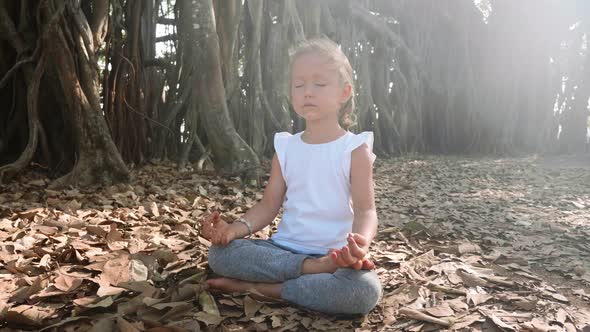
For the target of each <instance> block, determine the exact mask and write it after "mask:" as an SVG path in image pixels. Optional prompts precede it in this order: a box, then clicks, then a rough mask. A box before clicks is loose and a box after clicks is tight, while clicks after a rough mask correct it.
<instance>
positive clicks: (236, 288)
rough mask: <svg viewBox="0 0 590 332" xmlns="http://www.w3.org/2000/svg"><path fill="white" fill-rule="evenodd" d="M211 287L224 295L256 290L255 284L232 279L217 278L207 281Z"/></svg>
mask: <svg viewBox="0 0 590 332" xmlns="http://www.w3.org/2000/svg"><path fill="white" fill-rule="evenodd" d="M207 284H208V285H209V287H211V288H214V289H217V290H220V291H221V292H223V293H241V292H245V291H247V290H249V289H252V288H254V283H252V282H247V281H243V280H238V279H232V278H215V279H209V280H207Z"/></svg>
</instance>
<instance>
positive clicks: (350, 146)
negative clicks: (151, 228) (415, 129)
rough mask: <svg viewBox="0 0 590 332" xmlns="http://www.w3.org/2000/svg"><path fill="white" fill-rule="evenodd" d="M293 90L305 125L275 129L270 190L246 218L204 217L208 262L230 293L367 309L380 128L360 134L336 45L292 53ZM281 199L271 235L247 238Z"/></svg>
mask: <svg viewBox="0 0 590 332" xmlns="http://www.w3.org/2000/svg"><path fill="white" fill-rule="evenodd" d="M289 83H290V97H291V103H292V105H293V108H294V110H295V112H296V113H297V115H299V116H300V117H302V118H303V119H304V120H305V130H304V131H302V132H299V133H296V134H294V135H292V134H290V133H287V132H281V133H277V134H275V136H274V148H275V155H274V156H273V159H272V165H271V171H270V178H269V181H268V184H267V186H266V188H265V190H264V196H263V198H262V199H261V200H260V202H258V203H257V204H256V205H254V206H253V207H252V208H251V209H249V210H248V211H247V212H246V213H245V214H244V215H243V216H242V217H241V218H239V219H238V220H236V221H234V222H233V223H230V224H228V223H226V222H225V221H223V220H221V219H220V218H219V214H217V213H213V214H211V215H210V216H209V217H208V218H206V219H204V220H203V221H202V224H201V226H202V228H201V230H202V234H203V236H205V237H206V238H208V239H210V241H211V243H212V246H211V247H210V249H209V266H210V267H211V269H212V270H213V272H215V273H216V274H218V275H220V276H223V277H222V278H216V279H210V280H208V281H207V283H208V284H209V286H210V287H212V288H216V289H219V290H221V291H223V292H229V293H233V292H245V291H251V292H253V293H255V294H262V295H264V296H266V297H271V298H276V299H282V300H285V301H288V302H291V303H293V304H296V305H298V306H302V307H305V308H308V309H312V310H317V311H321V312H326V313H334V314H366V313H368V312H369V311H371V310H372V309H373V308H374V307H375V305H376V304H377V302H378V301H379V299H380V297H381V293H382V291H381V284H380V282H379V278H378V276H377V274H376V273H375V271H374V264H373V263H372V261H370V260H369V259H368V258H367V256H366V255H367V253H368V251H369V246H370V244H371V241H372V240H373V237H374V236H375V233H376V231H377V213H376V210H375V200H374V190H373V162H374V160H375V155H374V154H373V152H372V148H373V133H372V132H363V133H360V134H354V133H352V132H350V131H348V129H349V128H350V126H351V125H352V124H353V123H354V121H353V109H354V99H353V97H354V87H353V74H352V67H351V65H350V63H349V61H348V59H347V58H346V56H345V55H344V53H343V52H342V50H341V49H340V48H339V46H338V45H337V44H335V43H334V42H332V41H330V40H327V39H315V40H310V41H307V42H305V43H304V44H302V45H300V46H298V47H297V48H296V49H294V50H293V51H292V52H291V61H290V77H289ZM281 206H282V207H283V215H282V220H281V222H280V223H279V225H278V230H277V232H276V233H275V234H274V235H273V236H272V237H271V239H269V240H253V239H248V238H246V237H248V236H249V235H252V233H255V232H257V231H259V230H261V229H263V228H264V227H266V226H268V225H269V224H270V223H271V222H272V221H273V220H274V219H275V217H276V216H277V214H278V212H279V209H280V208H281Z"/></svg>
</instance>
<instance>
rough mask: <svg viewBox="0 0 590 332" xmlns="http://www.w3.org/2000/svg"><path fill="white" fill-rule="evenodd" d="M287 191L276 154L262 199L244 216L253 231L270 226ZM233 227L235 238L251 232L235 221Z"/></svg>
mask: <svg viewBox="0 0 590 332" xmlns="http://www.w3.org/2000/svg"><path fill="white" fill-rule="evenodd" d="M286 191H287V185H286V184H285V180H284V179H283V174H282V173H281V166H280V164H279V159H278V158H277V155H276V154H275V155H274V157H273V158H272V163H271V168H270V178H269V179H268V184H267V185H266V188H264V194H263V196H262V199H261V200H260V201H259V202H257V203H256V204H255V205H254V206H253V207H251V208H250V209H249V210H248V211H247V212H246V213H245V214H244V216H243V217H244V219H246V220H247V221H248V222H250V224H251V226H252V233H256V232H257V231H259V230H261V229H263V228H264V227H266V226H268V225H269V224H270V223H271V222H272V221H273V220H274V219H275V217H276V216H277V214H278V213H279V210H280V208H281V205H282V204H283V200H284V198H285V192H286ZM231 227H232V228H233V230H234V231H235V234H236V237H235V238H237V239H239V238H243V237H245V236H247V235H248V233H249V232H248V229H247V227H246V226H245V225H244V224H242V223H233V224H231Z"/></svg>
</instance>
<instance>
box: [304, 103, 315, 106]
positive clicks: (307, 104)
mask: <svg viewBox="0 0 590 332" xmlns="http://www.w3.org/2000/svg"><path fill="white" fill-rule="evenodd" d="M303 107H316V105H314V104H311V103H305V104H303Z"/></svg>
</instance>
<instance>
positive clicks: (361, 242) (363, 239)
mask: <svg viewBox="0 0 590 332" xmlns="http://www.w3.org/2000/svg"><path fill="white" fill-rule="evenodd" d="M349 237H352V238H353V239H354V241H356V243H357V244H358V245H359V246H361V247H364V246H366V245H367V244H368V242H369V241H367V238H366V237H364V236H363V235H361V234H359V233H349Z"/></svg>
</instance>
